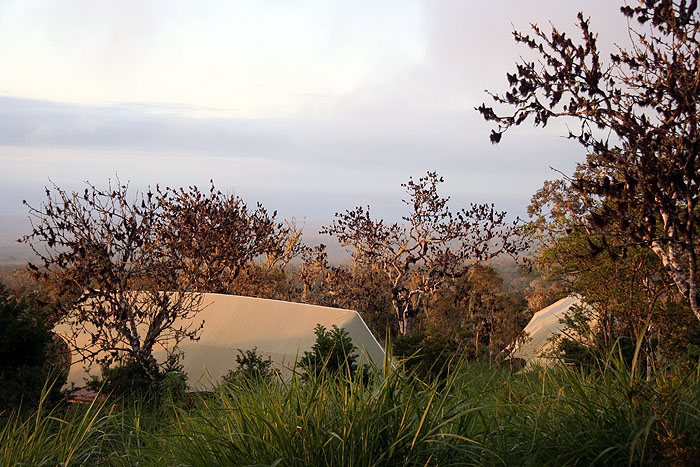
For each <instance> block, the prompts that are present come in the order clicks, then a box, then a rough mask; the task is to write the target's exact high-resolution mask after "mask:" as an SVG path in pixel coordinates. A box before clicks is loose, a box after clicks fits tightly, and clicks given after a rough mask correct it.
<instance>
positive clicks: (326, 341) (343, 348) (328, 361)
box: [299, 324, 357, 377]
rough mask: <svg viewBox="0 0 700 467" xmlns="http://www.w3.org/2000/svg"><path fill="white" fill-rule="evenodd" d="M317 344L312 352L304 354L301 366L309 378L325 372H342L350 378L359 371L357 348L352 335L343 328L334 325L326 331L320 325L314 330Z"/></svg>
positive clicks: (300, 362) (312, 348) (300, 361)
mask: <svg viewBox="0 0 700 467" xmlns="http://www.w3.org/2000/svg"><path fill="white" fill-rule="evenodd" d="M314 333H315V334H316V343H315V344H314V345H313V347H311V351H310V352H304V355H303V356H302V358H301V360H299V366H300V367H301V368H302V369H303V370H304V371H305V373H306V375H307V376H311V375H314V376H317V375H320V374H321V373H322V372H323V371H325V372H328V373H338V372H339V371H340V370H342V371H343V372H344V373H345V372H347V374H348V375H349V376H350V377H353V376H355V372H356V371H357V355H356V353H355V352H356V351H357V347H356V346H355V345H354V344H353V343H352V338H351V337H350V334H349V333H348V332H347V331H346V330H345V329H342V328H338V326H336V325H333V327H332V328H331V329H330V330H329V331H326V328H325V327H324V326H321V325H320V324H319V325H317V326H316V329H315V330H314Z"/></svg>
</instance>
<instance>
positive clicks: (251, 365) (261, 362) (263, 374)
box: [223, 347, 275, 384]
mask: <svg viewBox="0 0 700 467" xmlns="http://www.w3.org/2000/svg"><path fill="white" fill-rule="evenodd" d="M238 352H239V353H240V355H236V364H237V368H236V369H235V370H230V371H229V372H228V373H227V374H226V376H224V378H223V382H224V383H226V384H233V383H235V382H238V381H267V382H269V381H271V380H272V378H273V376H274V374H275V373H274V370H273V369H272V360H271V359H270V358H268V359H267V360H266V359H264V358H263V357H262V356H261V355H259V354H258V348H257V347H254V348H253V349H252V350H246V351H245V352H244V351H242V350H240V349H239V350H238Z"/></svg>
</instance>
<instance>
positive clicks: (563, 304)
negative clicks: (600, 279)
mask: <svg viewBox="0 0 700 467" xmlns="http://www.w3.org/2000/svg"><path fill="white" fill-rule="evenodd" d="M582 305H583V302H582V301H581V299H580V298H578V297H575V296H570V297H566V298H562V299H561V300H559V301H558V302H555V303H553V304H551V305H549V306H548V307H545V308H543V309H541V310H540V311H538V312H537V313H535V314H534V316H533V317H532V319H531V320H530V322H529V323H528V324H527V326H525V329H524V330H523V332H524V333H526V335H527V340H526V341H525V342H523V343H520V344H517V345H516V346H515V350H513V353H511V358H522V359H523V360H525V362H526V365H527V366H531V365H534V364H541V365H549V364H551V363H552V359H551V358H548V357H547V355H546V354H547V353H548V351H550V350H551V348H552V342H551V340H550V338H551V337H552V336H553V335H556V334H560V333H561V332H562V331H563V330H564V328H565V327H566V325H565V324H563V323H561V322H560V320H561V319H562V318H563V317H564V315H565V314H566V313H567V312H568V311H569V310H570V309H571V307H573V306H582Z"/></svg>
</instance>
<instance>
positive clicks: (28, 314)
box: [0, 283, 67, 412]
mask: <svg viewBox="0 0 700 467" xmlns="http://www.w3.org/2000/svg"><path fill="white" fill-rule="evenodd" d="M48 318H49V317H48V315H47V314H46V313H45V312H42V311H41V310H40V309H39V308H38V307H37V306H36V305H35V304H34V303H32V302H30V301H28V300H26V299H17V298H14V297H13V296H12V295H11V293H10V291H9V290H8V289H7V288H6V287H5V286H4V285H3V284H2V283H0V388H2V389H1V390H0V412H2V411H4V410H7V409H12V408H15V407H18V406H19V405H20V404H35V403H36V402H37V401H38V400H39V399H40V396H41V392H42V389H43V387H44V385H45V384H46V383H47V381H49V383H53V385H52V386H51V388H52V389H51V392H50V393H49V400H57V399H58V398H59V397H60V388H61V386H62V385H63V383H64V382H65V380H66V376H67V372H66V371H65V370H66V368H65V367H66V365H65V364H64V362H63V360H64V359H62V358H61V353H60V351H59V348H60V346H59V344H58V338H57V337H55V335H54V333H53V332H52V331H51V328H52V325H51V322H50V320H49V319H48ZM54 339H56V340H54Z"/></svg>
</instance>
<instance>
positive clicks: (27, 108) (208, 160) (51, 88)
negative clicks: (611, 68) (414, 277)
mask: <svg viewBox="0 0 700 467" xmlns="http://www.w3.org/2000/svg"><path fill="white" fill-rule="evenodd" d="M580 9H583V11H584V12H585V13H586V14H588V15H590V16H591V22H592V26H593V29H594V30H597V31H599V32H600V38H599V39H600V41H601V42H602V43H603V44H608V45H609V44H612V43H613V42H617V43H620V44H622V45H624V44H625V41H626V40H627V38H626V34H625V25H626V23H625V21H624V19H623V18H622V16H621V15H620V14H619V13H618V9H619V5H618V4H616V2H615V1H613V0H587V1H577V2H575V1H564V0H556V1H555V0H530V1H522V0H498V1H492V2H484V1H476V0H473V1H472V0H464V1H410V0H400V1H390V0H382V1H379V2H377V1H372V2H370V1H367V2H364V1H358V0H352V1H346V2H344V1H338V0H328V1H292V0H267V1H265V0H255V1H250V2H246V1H220V2H215V1H209V2H202V1H185V0H182V1H175V0H163V1H144V0H134V1H127V0H120V1H111V0H110V1H107V0H104V1H102V0H91V1H88V0H84V1H70V0H56V1H47V0H0V63H1V64H2V67H1V69H0V165H1V167H0V177H1V178H0V214H22V213H25V212H26V210H25V208H24V207H23V206H22V205H21V200H22V199H27V200H29V201H30V202H32V203H34V204H36V203H38V202H40V200H41V195H42V192H43V187H44V186H45V185H47V184H48V183H49V182H48V180H49V178H50V179H51V180H53V182H55V183H56V184H57V185H59V186H61V187H67V188H70V189H80V186H81V183H82V182H84V181H85V180H89V181H90V182H92V183H95V184H97V185H100V184H105V183H106V181H107V179H108V178H109V177H114V175H115V174H118V176H119V177H120V179H121V180H122V181H125V180H130V181H131V184H132V186H134V187H136V188H142V187H145V186H146V185H149V184H151V185H153V184H156V183H160V184H163V185H170V186H181V185H190V184H197V185H200V186H206V185H207V184H208V180H209V179H212V178H213V179H214V182H215V184H216V185H217V186H218V187H219V188H221V189H223V190H226V191H231V192H235V193H236V194H239V195H241V196H243V197H244V198H245V199H246V200H247V201H248V202H249V203H251V204H253V203H255V202H256V201H261V202H263V204H265V206H266V207H268V208H269V209H272V210H274V209H277V210H279V211H280V213H281V214H282V215H283V216H286V217H292V216H295V217H297V218H304V217H306V218H308V219H309V220H311V221H322V222H323V221H326V220H328V219H330V218H331V217H332V215H333V213H334V212H335V211H339V210H344V209H348V208H352V207H354V206H355V205H358V204H370V205H371V206H372V208H373V210H374V211H375V212H376V213H377V214H378V215H381V216H384V217H389V218H392V217H397V216H398V215H400V200H401V198H402V189H401V187H400V184H401V183H402V182H405V181H406V180H407V179H408V177H409V176H414V177H419V176H421V175H423V174H425V172H426V171H427V170H435V171H437V172H438V173H440V174H442V175H443V176H444V177H445V179H446V182H445V184H444V185H443V187H442V189H441V192H442V193H443V194H444V195H449V196H451V197H452V199H453V206H454V207H455V208H459V207H460V206H462V205H464V204H466V203H468V202H470V201H473V202H495V203H496V204H497V206H498V207H500V208H502V209H506V210H508V211H509V212H512V213H514V214H517V215H521V216H522V215H523V214H524V212H525V208H526V206H527V204H528V201H529V199H530V197H531V196H532V194H533V193H534V191H535V190H536V189H537V188H539V187H540V186H541V185H542V183H543V181H544V180H545V179H547V178H553V177H554V176H555V175H556V174H554V173H553V172H551V171H550V169H549V166H554V167H556V168H558V169H561V170H564V171H571V169H572V168H573V166H574V164H575V162H576V161H578V160H582V159H583V158H584V153H583V151H582V149H580V148H579V147H578V146H577V145H576V144H573V143H571V142H569V141H566V140H564V139H562V138H561V137H560V134H561V131H559V130H558V129H557V128H551V129H547V130H546V131H543V130H542V129H533V128H531V127H527V126H524V127H522V128H519V129H517V130H516V131H512V132H511V133H509V134H508V135H506V137H505V138H504V140H503V142H502V143H501V144H500V145H498V146H491V145H490V144H489V142H488V134H489V131H490V128H491V127H490V126H489V124H488V123H486V122H484V121H483V120H481V118H480V117H479V115H478V113H477V112H476V111H475V110H474V107H476V106H478V105H480V104H481V103H482V102H484V101H486V102H488V99H487V96H486V95H485V94H484V90H485V89H487V88H488V89H490V90H493V91H503V90H505V88H506V80H505V72H506V71H512V69H513V64H514V63H515V61H516V60H517V59H518V57H519V56H520V55H521V54H524V53H526V51H525V50H523V49H522V48H521V47H517V46H516V45H515V44H514V42H513V40H512V36H511V34H510V32H511V30H512V27H513V26H515V27H516V28H520V29H525V28H527V27H528V24H529V23H530V22H538V23H540V24H541V25H544V26H546V25H547V23H548V21H550V20H551V22H552V23H553V24H556V25H557V26H560V27H561V28H562V29H565V30H569V31H572V32H573V31H574V27H573V26H574V23H575V17H576V13H577V11H578V10H580Z"/></svg>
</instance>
